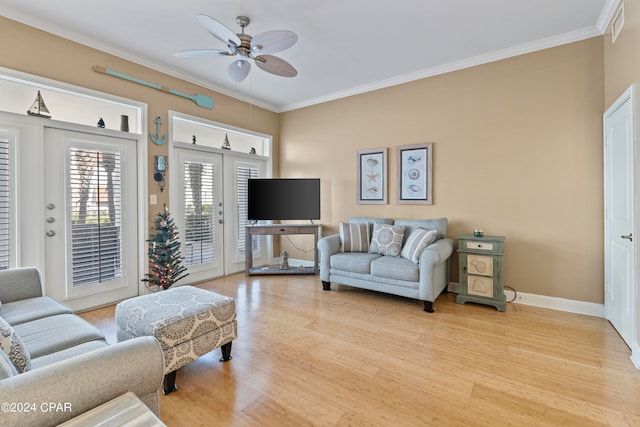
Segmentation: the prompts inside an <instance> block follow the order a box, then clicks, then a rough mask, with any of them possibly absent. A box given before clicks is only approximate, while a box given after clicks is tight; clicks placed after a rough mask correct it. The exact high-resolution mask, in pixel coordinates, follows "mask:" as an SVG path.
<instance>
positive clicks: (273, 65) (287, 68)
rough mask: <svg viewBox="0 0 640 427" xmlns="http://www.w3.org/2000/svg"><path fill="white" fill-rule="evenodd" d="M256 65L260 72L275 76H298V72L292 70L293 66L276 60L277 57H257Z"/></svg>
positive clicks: (278, 59)
mask: <svg viewBox="0 0 640 427" xmlns="http://www.w3.org/2000/svg"><path fill="white" fill-rule="evenodd" d="M256 65H257V66H258V68H260V69H261V70H264V71H266V72H267V73H271V74H275V75H276V76H282V77H295V76H297V75H298V71H297V70H296V69H295V68H293V65H291V64H289V63H288V62H287V61H285V60H284V59H281V58H278V57H277V56H272V55H260V56H257V57H256Z"/></svg>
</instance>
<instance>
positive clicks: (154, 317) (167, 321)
mask: <svg viewBox="0 0 640 427" xmlns="http://www.w3.org/2000/svg"><path fill="white" fill-rule="evenodd" d="M116 328H117V329H116V331H117V339H118V342H120V341H125V340H128V339H131V338H135V337H139V336H145V335H150V336H154V337H156V339H158V341H160V344H161V345H162V350H163V351H164V372H165V378H164V392H165V394H167V393H171V392H172V391H175V390H177V387H176V386H175V379H176V371H177V370H178V369H180V368H181V367H183V366H184V365H186V364H187V363H189V362H192V361H194V360H195V359H197V358H198V357H200V356H202V355H204V354H206V353H208V352H210V351H211V350H214V349H216V348H218V347H222V348H221V350H222V357H221V358H220V361H221V362H227V361H229V360H230V359H231V342H232V341H233V340H234V339H235V338H236V337H237V336H238V325H237V323H236V303H235V301H234V300H233V298H229V297H226V296H224V295H219V294H216V293H215V292H211V291H206V290H204V289H199V288H194V287H193V286H180V287H177V288H171V289H168V290H166V291H159V292H156V293H154V294H149V295H143V296H139V297H135V298H131V299H128V300H126V301H122V302H121V303H119V304H118V305H117V306H116Z"/></svg>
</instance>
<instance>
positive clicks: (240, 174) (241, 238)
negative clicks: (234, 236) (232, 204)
mask: <svg viewBox="0 0 640 427" xmlns="http://www.w3.org/2000/svg"><path fill="white" fill-rule="evenodd" d="M259 172H260V171H259V170H258V169H257V168H252V167H247V166H238V167H237V168H236V182H237V183H238V184H237V185H238V188H236V198H237V201H238V221H237V224H238V230H237V231H238V246H237V247H238V255H241V256H244V255H245V253H246V250H245V242H246V240H247V232H246V230H247V229H246V227H247V224H248V221H247V213H248V209H247V208H248V195H249V192H248V190H249V185H248V180H249V179H250V178H258V174H259ZM251 250H252V251H253V253H254V254H257V253H260V251H261V250H262V239H261V238H254V239H253V241H252V242H251Z"/></svg>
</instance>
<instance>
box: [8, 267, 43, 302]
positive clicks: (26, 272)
mask: <svg viewBox="0 0 640 427" xmlns="http://www.w3.org/2000/svg"><path fill="white" fill-rule="evenodd" d="M41 296H42V284H41V282H40V272H39V271H38V269H37V268H35V267H23V268H12V269H10V270H2V271H0V302H4V303H8V302H14V301H20V300H23V299H27V298H36V297H41Z"/></svg>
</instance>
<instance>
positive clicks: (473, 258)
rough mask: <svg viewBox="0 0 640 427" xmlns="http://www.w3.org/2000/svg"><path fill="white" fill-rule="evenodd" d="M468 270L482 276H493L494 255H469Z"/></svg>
mask: <svg viewBox="0 0 640 427" xmlns="http://www.w3.org/2000/svg"><path fill="white" fill-rule="evenodd" d="M467 272H468V273H469V274H478V275H480V276H493V257H490V256H484V255H472V254H469V255H467Z"/></svg>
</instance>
